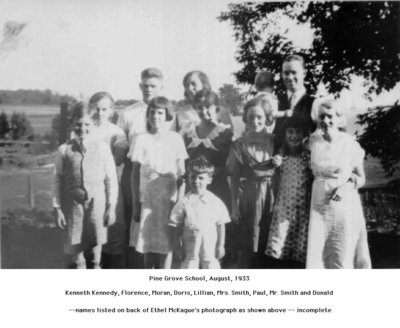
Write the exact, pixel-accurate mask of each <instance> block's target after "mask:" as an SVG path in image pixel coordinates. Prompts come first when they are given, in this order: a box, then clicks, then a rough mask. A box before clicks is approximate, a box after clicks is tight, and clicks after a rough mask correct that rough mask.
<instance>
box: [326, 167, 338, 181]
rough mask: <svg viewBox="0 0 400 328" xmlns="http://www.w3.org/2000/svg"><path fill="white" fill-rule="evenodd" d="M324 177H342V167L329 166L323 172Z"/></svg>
mask: <svg viewBox="0 0 400 328" xmlns="http://www.w3.org/2000/svg"><path fill="white" fill-rule="evenodd" d="M323 175H324V177H326V178H330V179H338V178H339V177H340V168H338V167H335V166H330V167H327V168H326V169H325V170H324V172H323Z"/></svg>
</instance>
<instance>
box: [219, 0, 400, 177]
mask: <svg viewBox="0 0 400 328" xmlns="http://www.w3.org/2000/svg"><path fill="white" fill-rule="evenodd" d="M399 18H400V2H394V1H393V2H333V1H326V2H263V3H243V4H230V5H228V11H226V12H222V13H221V15H220V17H219V20H220V21H229V22H230V23H231V24H232V26H233V30H234V37H235V39H236V40H237V41H238V42H239V49H238V51H237V55H236V60H237V61H238V62H239V63H240V64H242V65H243V66H242V68H241V69H240V70H239V71H238V72H236V73H235V77H236V79H237V81H238V82H239V83H253V81H254V77H255V74H256V72H257V71H258V70H260V69H268V70H270V71H271V72H273V73H274V74H275V75H276V76H278V75H279V73H280V71H281V66H282V60H283V58H284V57H285V56H287V55H289V54H292V53H298V54H301V55H303V57H304V58H305V61H306V66H307V76H306V83H308V85H307V87H308V88H309V89H310V91H311V92H313V91H315V90H316V88H317V86H318V85H319V84H320V83H322V84H323V85H325V87H326V88H327V90H328V91H329V92H330V93H331V94H334V95H337V94H338V93H339V92H340V91H341V90H343V89H344V88H349V85H350V82H351V76H352V75H357V76H361V77H363V78H365V81H366V86H368V90H367V96H371V95H372V94H374V93H375V94H379V93H381V92H382V91H383V90H390V89H392V88H393V87H394V86H395V85H396V84H397V83H398V82H399V81H400V28H399V22H400V21H399ZM288 20H290V21H292V22H293V24H298V25H301V24H308V25H309V26H310V28H311V30H312V33H313V41H312V44H311V46H310V47H309V48H307V49H304V48H300V47H299V46H298V45H297V46H296V45H295V44H294V42H293V41H292V40H291V39H290V38H289V32H288V30H287V29H285V28H283V26H287V22H288ZM283 89H284V87H283V85H282V84H280V85H279V86H278V90H277V91H278V93H279V92H282V91H283ZM398 115H399V106H398V104H397V105H395V106H394V107H392V108H391V109H390V110H387V109H385V110H383V109H380V108H378V109H371V110H370V111H369V112H368V113H366V114H365V115H361V116H359V122H358V123H359V124H361V125H364V127H365V129H364V132H363V134H362V135H361V136H360V142H361V144H362V146H363V147H365V149H366V151H367V153H368V154H370V155H372V156H376V157H379V158H380V160H381V163H382V166H383V168H384V169H385V171H386V173H387V174H388V175H391V174H393V173H394V171H395V170H396V169H398V168H399V165H398V163H399V160H400V158H399V153H398V149H399V148H396V147H395V146H394V145H397V146H398V141H399V140H400V129H399V127H398V125H396V124H398V123H397V122H398V121H399V117H398Z"/></svg>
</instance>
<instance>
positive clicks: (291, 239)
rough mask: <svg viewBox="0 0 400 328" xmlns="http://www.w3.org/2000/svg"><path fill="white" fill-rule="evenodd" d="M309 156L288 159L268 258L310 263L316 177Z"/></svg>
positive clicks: (281, 167)
mask: <svg viewBox="0 0 400 328" xmlns="http://www.w3.org/2000/svg"><path fill="white" fill-rule="evenodd" d="M309 161H310V160H309V153H308V152H307V151H306V150H304V151H302V152H301V153H300V154H297V155H293V156H288V157H286V158H284V160H283V162H282V165H281V166H280V168H279V170H280V181H279V186H278V193H277V197H276V200H275V206H274V212H273V217H272V222H271V227H270V231H269V237H268V242H267V247H266V250H265V254H266V255H268V256H272V257H274V258H277V259H280V260H293V261H297V262H300V263H305V262H306V252H307V232H308V222H309V216H310V198H311V180H312V173H311V169H310V165H309Z"/></svg>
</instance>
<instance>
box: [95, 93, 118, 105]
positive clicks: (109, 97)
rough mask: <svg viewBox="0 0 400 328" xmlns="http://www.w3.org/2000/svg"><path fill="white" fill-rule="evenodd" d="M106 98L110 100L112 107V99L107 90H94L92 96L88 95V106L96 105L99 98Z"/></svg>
mask: <svg viewBox="0 0 400 328" xmlns="http://www.w3.org/2000/svg"><path fill="white" fill-rule="evenodd" d="M104 98H108V99H110V102H111V107H114V99H113V97H112V96H111V94H110V93H109V92H106V91H101V92H96V93H95V94H94V95H93V96H91V97H90V100H89V106H93V105H96V104H97V103H98V102H99V101H100V100H102V99H104Z"/></svg>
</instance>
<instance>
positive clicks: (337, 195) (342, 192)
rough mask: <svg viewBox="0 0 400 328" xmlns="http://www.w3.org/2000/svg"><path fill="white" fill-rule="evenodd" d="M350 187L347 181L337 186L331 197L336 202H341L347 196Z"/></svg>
mask: <svg viewBox="0 0 400 328" xmlns="http://www.w3.org/2000/svg"><path fill="white" fill-rule="evenodd" d="M349 189H350V187H349V185H348V184H347V183H345V184H343V185H341V186H339V187H337V188H336V189H335V190H334V191H333V193H332V197H331V199H332V200H333V201H335V202H340V201H341V200H342V199H343V198H345V197H346V194H347V192H348V191H349Z"/></svg>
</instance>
